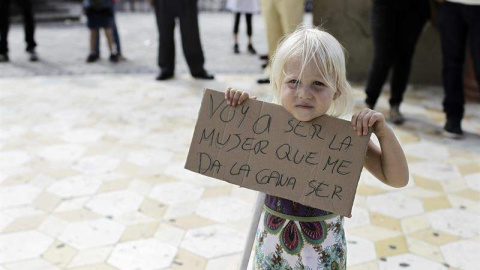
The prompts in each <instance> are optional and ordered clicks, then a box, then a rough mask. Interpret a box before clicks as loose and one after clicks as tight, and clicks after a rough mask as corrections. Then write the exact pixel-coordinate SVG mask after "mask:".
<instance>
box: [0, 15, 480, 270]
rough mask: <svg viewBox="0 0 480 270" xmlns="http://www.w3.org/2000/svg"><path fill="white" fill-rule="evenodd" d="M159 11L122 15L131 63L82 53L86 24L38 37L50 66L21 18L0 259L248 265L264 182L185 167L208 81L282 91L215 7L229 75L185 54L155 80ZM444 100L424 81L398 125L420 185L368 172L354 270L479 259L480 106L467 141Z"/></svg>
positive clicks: (355, 227)
mask: <svg viewBox="0 0 480 270" xmlns="http://www.w3.org/2000/svg"><path fill="white" fill-rule="evenodd" d="M256 19H257V20H256V22H257V23H256V24H255V27H256V28H255V31H256V33H258V36H260V33H262V32H260V31H261V30H260V29H261V24H260V17H256ZM134 22H135V23H134ZM137 22H138V23H137ZM150 22H151V23H153V18H152V17H150V15H148V14H142V15H129V14H120V15H119V25H120V27H121V29H122V30H121V31H122V32H121V33H122V34H125V36H127V37H132V38H124V44H125V55H126V56H127V57H128V58H129V59H130V60H129V61H127V62H125V63H121V64H119V65H115V66H112V65H111V64H110V63H108V62H107V61H106V60H103V61H102V62H100V63H96V64H92V65H86V64H84V63H83V61H84V58H85V56H86V44H87V42H86V40H85V38H86V30H85V29H84V28H82V27H81V26H79V25H73V26H59V25H47V26H42V25H40V26H39V29H38V33H39V36H40V39H41V40H43V41H41V42H39V43H40V44H44V45H43V46H46V45H49V47H48V48H47V47H42V45H41V46H40V47H39V52H40V56H41V57H42V58H43V59H44V60H43V61H42V62H40V63H38V64H31V63H28V62H26V60H25V56H24V55H23V52H22V51H21V48H22V46H23V44H22V38H21V36H22V33H21V31H22V29H21V28H19V27H18V26H16V27H13V29H12V32H11V39H10V40H11V44H12V54H11V56H12V57H11V58H12V61H13V62H12V63H10V64H2V65H0V74H1V76H2V78H0V88H1V91H0V100H1V102H0V112H1V113H0V117H1V118H0V119H1V129H0V131H1V132H0V138H1V140H0V153H1V154H0V161H1V167H0V168H1V169H0V182H1V193H0V196H1V204H0V209H1V217H0V232H1V234H0V270H33V269H42V270H58V269H69V270H114V269H125V270H137V269H138V270H167V269H172V270H179V269H185V270H196V269H199V270H204V269H205V270H216V269H218V270H228V269H236V265H237V263H238V260H239V258H240V255H241V250H242V248H243V241H244V240H245V235H246V232H247V228H248V224H249V220H250V217H251V214H252V204H253V201H254V197H255V192H253V191H250V190H246V189H241V188H239V187H237V186H232V185H230V184H227V183H224V182H221V181H218V180H214V179H210V178H206V177H202V176H199V175H196V174H193V173H191V172H189V171H186V170H184V169H183V166H184V162H185V158H186V155H187V151H188V147H189V144H190V139H191V136H192V133H193V128H194V124H195V121H196V114H197V112H198V109H199V104H200V99H201V95H202V93H201V89H202V88H204V87H209V88H213V89H218V90H222V89H224V88H225V87H226V86H229V85H232V86H236V87H239V88H242V89H249V90H251V92H252V93H253V94H256V95H258V96H259V98H260V99H262V100H268V99H269V96H268V94H267V89H266V87H265V86H258V85H256V84H255V83H254V80H255V79H256V78H258V77H259V76H260V72H261V71H260V69H259V67H258V65H259V62H258V60H257V59H256V58H255V57H252V56H247V55H243V56H232V55H230V49H231V48H230V44H231V40H230V38H229V37H230V36H229V34H228V33H229V28H230V16H227V15H226V14H203V15H202V16H201V22H202V25H201V27H202V37H203V41H204V48H205V50H206V54H207V67H209V69H210V70H212V71H215V72H216V74H217V79H216V80H215V81H196V80H192V79H191V77H190V76H189V75H188V73H186V69H185V64H184V60H183V57H179V64H180V65H179V69H178V71H179V72H178V74H177V76H176V78H175V80H172V81H167V82H156V81H154V80H153V77H154V76H155V72H156V68H155V60H154V59H155V54H156V52H155V51H156V49H155V47H156V45H155V38H152V36H154V34H155V32H154V28H151V27H150V26H147V25H148V24H147V23H150ZM206 22H210V23H215V27H212V29H207V27H206V26H205V25H206V24H205V23H206ZM142 23H144V24H142ZM149 27H150V28H149ZM207 33H210V34H211V36H210V37H211V38H210V39H209V40H208V41H207V40H206V36H207ZM73 35H75V36H73ZM72 36H73V37H72ZM258 36H257V37H256V39H257V43H256V44H258V45H257V47H258V48H259V50H260V51H261V50H262V49H265V48H264V46H265V45H262V44H264V40H263V39H262V37H258ZM15 37H16V38H15ZM133 37H135V38H133ZM79 40H81V42H79ZM147 40H150V41H149V42H147ZM62 42H65V43H67V44H68V45H69V46H71V47H68V46H67V47H66V46H64V45H60V44H63V43H62ZM147 44H148V45H147ZM262 46H263V47H262ZM105 73H111V74H105ZM59 75H60V76H59ZM362 89H363V86H362V85H356V86H355V95H356V97H357V100H358V103H359V104H360V103H361V100H362V99H363V98H364V94H363V92H362ZM442 96H443V95H442V91H441V89H440V88H438V87H425V86H424V87H409V90H408V92H407V95H406V97H405V102H404V104H403V105H402V111H404V112H405V115H406V117H407V122H406V123H405V125H403V126H394V130H395V132H396V134H397V136H398V138H399V139H400V140H401V142H402V145H403V147H404V150H405V152H406V155H407V158H408V161H409V167H410V173H411V179H410V183H409V185H408V186H407V187H405V188H402V189H393V188H389V187H387V186H385V185H384V184H382V183H380V182H379V181H377V180H375V179H373V177H372V176H371V175H370V174H369V173H368V172H364V173H363V174H362V176H361V180H360V184H359V187H358V191H357V196H356V199H355V206H354V209H353V217H352V218H351V219H345V228H346V234H347V245H348V266H349V269H353V270H361V269H362V270H363V269H368V270H370V269H373V270H375V269H419V270H423V269H479V268H480V258H479V256H478V254H479V252H480V236H479V233H480V232H479V230H480V229H479V228H480V204H479V200H480V196H479V194H480V193H479V192H480V105H479V104H468V106H467V110H466V119H465V121H464V128H465V130H466V131H467V134H466V137H465V139H464V140H460V141H455V140H449V139H445V138H443V137H442V136H440V135H439V131H440V130H441V127H442V124H443V122H444V120H445V119H444V115H443V113H442V111H441V105H440V104H441V99H442ZM387 100H388V93H385V94H384V95H382V97H381V100H380V103H379V110H380V111H382V112H384V113H386V112H387V110H388V102H387Z"/></svg>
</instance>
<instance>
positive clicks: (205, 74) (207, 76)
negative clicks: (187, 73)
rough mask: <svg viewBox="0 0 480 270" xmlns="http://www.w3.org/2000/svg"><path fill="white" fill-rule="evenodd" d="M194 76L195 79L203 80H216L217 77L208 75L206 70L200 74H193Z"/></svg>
mask: <svg viewBox="0 0 480 270" xmlns="http://www.w3.org/2000/svg"><path fill="white" fill-rule="evenodd" d="M192 76H193V77H194V78H195V79H203V80H213V79H215V77H214V76H213V75H212V74H210V73H208V72H207V71H206V70H204V71H202V72H200V73H195V74H192Z"/></svg>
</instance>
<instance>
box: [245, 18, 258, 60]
mask: <svg viewBox="0 0 480 270" xmlns="http://www.w3.org/2000/svg"><path fill="white" fill-rule="evenodd" d="M245 20H246V21H247V36H248V47H247V49H248V52H249V53H250V54H257V51H256V50H255V48H253V45H252V32H253V30H252V13H246V14H245Z"/></svg>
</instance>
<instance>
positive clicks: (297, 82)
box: [288, 80, 300, 85]
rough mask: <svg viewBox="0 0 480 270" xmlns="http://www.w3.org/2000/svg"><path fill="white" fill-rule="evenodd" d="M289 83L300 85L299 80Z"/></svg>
mask: <svg viewBox="0 0 480 270" xmlns="http://www.w3.org/2000/svg"><path fill="white" fill-rule="evenodd" d="M288 83H289V84H294V85H299V84H300V81H299V80H290V81H289V82H288Z"/></svg>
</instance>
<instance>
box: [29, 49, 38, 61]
mask: <svg viewBox="0 0 480 270" xmlns="http://www.w3.org/2000/svg"><path fill="white" fill-rule="evenodd" d="M28 54H29V55H30V56H29V59H30V62H37V61H38V55H37V53H36V52H35V51H34V50H31V51H28Z"/></svg>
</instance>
